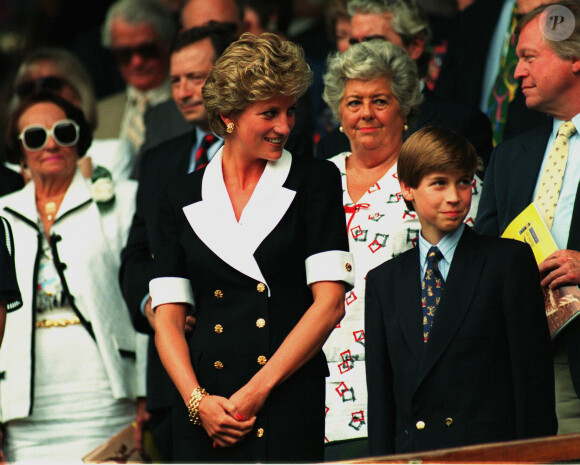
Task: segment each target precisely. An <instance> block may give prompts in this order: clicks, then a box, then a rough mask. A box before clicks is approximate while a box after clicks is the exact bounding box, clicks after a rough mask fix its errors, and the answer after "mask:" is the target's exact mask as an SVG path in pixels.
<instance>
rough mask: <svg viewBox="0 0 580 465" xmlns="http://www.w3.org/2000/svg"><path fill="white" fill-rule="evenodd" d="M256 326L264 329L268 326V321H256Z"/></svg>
mask: <svg viewBox="0 0 580 465" xmlns="http://www.w3.org/2000/svg"><path fill="white" fill-rule="evenodd" d="M256 326H257V327H258V328H263V327H264V326H266V320H264V318H259V319H257V320H256Z"/></svg>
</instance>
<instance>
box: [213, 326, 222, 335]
mask: <svg viewBox="0 0 580 465" xmlns="http://www.w3.org/2000/svg"><path fill="white" fill-rule="evenodd" d="M213 330H214V331H215V332H216V333H218V334H221V333H223V332H224V327H223V326H222V325H215V326H214V327H213Z"/></svg>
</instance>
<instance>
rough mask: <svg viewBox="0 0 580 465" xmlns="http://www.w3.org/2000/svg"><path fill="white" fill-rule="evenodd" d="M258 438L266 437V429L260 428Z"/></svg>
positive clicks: (257, 432) (257, 433)
mask: <svg viewBox="0 0 580 465" xmlns="http://www.w3.org/2000/svg"><path fill="white" fill-rule="evenodd" d="M256 436H258V437H259V438H261V437H262V436H264V428H258V431H256Z"/></svg>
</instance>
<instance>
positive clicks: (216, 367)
mask: <svg viewBox="0 0 580 465" xmlns="http://www.w3.org/2000/svg"><path fill="white" fill-rule="evenodd" d="M213 366H214V368H215V369H216V370H221V369H222V368H223V367H224V364H223V363H222V362H220V361H219V360H218V361H217V362H214V364H213Z"/></svg>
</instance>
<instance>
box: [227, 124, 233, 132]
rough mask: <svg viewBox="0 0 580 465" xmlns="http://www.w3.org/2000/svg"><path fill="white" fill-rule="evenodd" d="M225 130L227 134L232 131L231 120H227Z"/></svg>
mask: <svg viewBox="0 0 580 465" xmlns="http://www.w3.org/2000/svg"><path fill="white" fill-rule="evenodd" d="M226 132H227V133H228V134H231V133H232V132H234V123H232V122H229V123H228V124H227V125H226Z"/></svg>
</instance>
